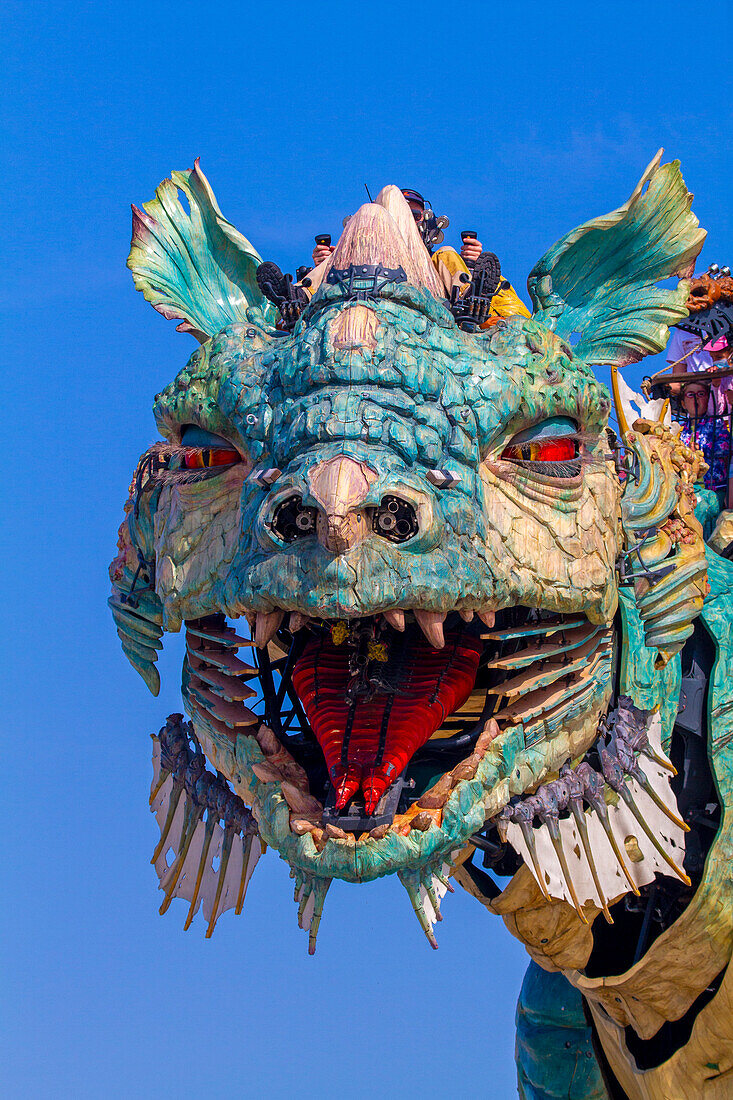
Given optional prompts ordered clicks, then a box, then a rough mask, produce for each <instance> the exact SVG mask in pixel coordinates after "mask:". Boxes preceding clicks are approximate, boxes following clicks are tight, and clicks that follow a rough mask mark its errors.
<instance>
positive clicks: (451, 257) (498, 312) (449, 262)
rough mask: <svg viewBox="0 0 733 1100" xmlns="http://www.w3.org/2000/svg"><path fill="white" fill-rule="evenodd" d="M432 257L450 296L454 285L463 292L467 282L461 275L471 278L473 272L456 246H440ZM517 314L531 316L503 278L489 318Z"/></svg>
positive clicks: (492, 302) (492, 300) (492, 303)
mask: <svg viewBox="0 0 733 1100" xmlns="http://www.w3.org/2000/svg"><path fill="white" fill-rule="evenodd" d="M430 258H431V260H432V261H433V267H434V268H435V270H436V271H437V272H438V275H439V276H440V280H441V282H442V283H443V286H444V287H445V289H446V293H447V295H448V296H449V297H450V294H451V291H452V290H453V287H454V286H458V287H459V288H460V289H461V292H463V290H464V289H465V288H466V286H467V284H465V283H461V282H459V276H460V275H463V274H465V275H468V276H469V278H470V275H471V272H470V271H469V270H468V268H467V267H466V264H465V263H464V261H463V259H462V258H461V256H460V255H459V254H458V253H457V252H456V250H455V248H450V247H448V246H445V247H444V248H439V249H438V250H437V252H434V253H433V255H432V256H431V257H430ZM517 315H519V316H521V317H531V313H530V312H529V310H528V309H527V307H526V306H525V304H524V302H523V301H522V299H521V298H520V297H519V295H518V294H517V292H516V291H515V289H514V287H513V286H511V284H510V283H508V282H507V280H506V279H502V281H501V283H500V284H499V289H498V290H497V292H496V294H495V295H494V297H493V298H492V299H491V309H490V310H489V320H491V318H492V317H494V318H495V317H516V316H517Z"/></svg>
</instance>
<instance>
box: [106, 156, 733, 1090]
mask: <svg viewBox="0 0 733 1100" xmlns="http://www.w3.org/2000/svg"><path fill="white" fill-rule="evenodd" d="M179 190H180V191H182V192H184V194H185V196H186V199H187V200H188V208H189V211H188V212H187V210H186V209H184V206H183V204H182V203H181V202H180V200H179V198H178V191H179ZM690 204H691V196H690V195H689V194H688V192H687V188H686V186H685V183H684V181H683V179H682V176H681V174H680V171H679V165H678V164H677V163H671V164H662V163H661V155H658V156H657V157H655V159H654V160H653V161H652V163H651V164H650V165H649V167H648V169H647V170H646V172H645V173H644V175H643V176H642V178H641V180H640V182H639V184H638V185H637V187H636V188H635V189H634V191H633V193H632V194H631V196H630V198H629V199H628V201H627V202H626V203H624V204H623V205H622V206H621V207H619V208H618V209H617V210H614V211H613V212H611V213H610V214H606V215H604V216H602V217H598V218H594V219H591V220H590V221H588V222H586V223H585V224H584V225H582V226H580V227H579V228H577V229H575V230H573V231H572V232H570V233H568V234H567V235H566V236H565V237H563V238H562V239H561V240H560V241H558V242H557V243H556V244H555V245H553V246H552V247H551V248H550V249H548V251H547V252H546V253H545V255H544V256H543V257H542V258H541V259H540V260H539V261H538V262H537V264H536V265H535V266H534V268H533V270H532V272H531V273H530V276H529V280H528V287H529V292H530V296H531V299H532V303H533V314H532V316H531V317H527V316H523V315H515V316H511V317H508V318H498V319H497V320H496V321H495V322H494V323H493V324H492V325H491V326H490V327H489V328H487V329H481V328H480V326H479V324H478V323H477V324H475V325H474V326H473V327H472V328H470V329H469V328H467V327H465V326H464V325H463V323H462V322H461V321H460V319H459V318H458V317H457V316H456V314H455V313H454V311H453V310H452V309H451V308H449V307H450V306H451V305H452V304H453V303H451V302H450V301H448V300H447V299H446V297H445V293H444V287H443V285H442V283H441V281H440V279H439V278H438V274H437V272H436V270H435V267H434V266H433V265H432V263H431V261H430V257H429V255H428V253H427V251H426V248H425V245H424V243H423V240H422V238H421V236H420V233H419V230H418V227H417V224H416V222H415V220H414V217H413V215H412V213H411V210H410V207H409V206H408V203H407V202H406V200H405V197H404V195H403V194H402V193H401V191H400V190H399V188H397V187H394V186H391V185H390V186H387V187H385V188H384V189H383V190H382V191H381V192H380V193H379V195H378V196H377V197H376V199H375V201H374V202H370V203H366V204H364V206H362V207H361V208H360V209H359V210H358V211H356V213H354V214H353V215H352V217H351V218H350V219H349V220H348V222H347V224H346V226H345V228H344V231H343V233H342V235H341V238H340V240H339V241H338V243H337V244H336V246H335V249H334V251H333V252H332V253H331V254H330V258H329V259H328V260H327V261H326V266H327V270H325V271H324V272H323V274H322V278H321V279H320V282H319V283H318V285H316V284H315V280H314V281H313V285H312V286H311V288H310V291H311V297H310V299H309V301H308V302H307V303H305V304H304V307H303V308H302V310H298V315H297V316H296V317H295V318H294V319H293V320H292V323H291V324H289V326H288V328H289V330H288V331H284V330H283V328H282V327H278V322H279V321H280V320H281V317H280V316H279V313H278V310H277V309H275V307H274V306H273V304H272V303H271V302H270V301H269V300H268V299H267V297H265V296H264V295H263V293H262V290H261V287H260V283H259V281H258V271H259V269H260V268H261V266H262V260H261V257H260V256H259V254H258V253H257V251H256V250H255V248H254V247H253V245H252V244H250V242H249V241H248V240H247V239H246V238H245V237H243V236H242V235H241V234H240V233H239V232H238V230H237V229H235V227H234V226H233V225H231V223H229V222H228V221H227V220H226V218H224V216H223V214H222V213H221V211H220V210H219V207H218V205H217V203H216V200H215V198H214V195H213V192H212V190H211V187H210V186H209V183H208V181H207V179H206V177H205V176H204V175H203V173H202V172H201V170H200V168H199V165H198V162H197V163H196V165H195V167H194V168H193V169H192V170H190V171H187V172H174V173H173V174H172V176H171V178H170V179H169V180H165V181H164V182H163V183H162V184H161V185H160V187H159V188H158V191H157V193H156V198H155V199H154V200H153V201H151V202H149V203H147V204H146V205H145V207H144V209H143V210H137V209H134V214H133V241H132V249H131V252H130V257H129V259H128V265H129V267H130V268H131V270H132V273H133V278H134V280H135V285H136V286H137V288H138V289H139V290H141V291H142V292H143V294H144V295H145V297H146V298H147V299H148V301H150V302H151V304H152V305H153V306H154V307H155V308H156V309H157V310H158V311H159V312H161V313H162V314H163V315H164V316H165V317H168V318H176V319H179V320H180V324H179V325H178V328H179V329H180V330H181V331H183V332H188V333H191V334H193V335H194V336H195V338H196V339H197V340H198V342H199V345H200V346H199V347H198V348H197V350H196V351H194V353H193V355H191V357H190V359H189V360H188V362H187V364H186V365H185V366H184V367H183V369H182V370H181V371H180V372H179V373H178V375H177V376H176V377H175V379H174V380H173V381H172V382H171V383H170V385H168V386H167V387H166V388H165V389H164V390H163V391H162V393H160V394H159V395H158V396H157V398H156V401H155V409H154V412H155V418H156V422H157V425H158V429H159V431H160V435H161V439H160V440H159V442H157V443H155V444H154V445H153V446H152V447H151V448H150V449H149V450H148V451H147V452H146V453H145V454H144V455H143V456H142V458H141V459H140V460H139V462H138V465H137V468H136V471H135V474H134V477H133V481H132V486H131V492H130V497H129V500H128V502H127V505H126V509H125V517H124V520H123V523H122V526H121V528H120V533H119V542H118V554H117V556H116V557H115V559H114V561H113V562H112V565H111V567H110V575H111V579H112V585H113V593H112V597H111V599H110V606H111V608H112V613H113V616H114V620H115V623H116V626H117V630H118V633H119V636H120V640H121V643H122V648H123V651H124V652H125V654H126V656H127V657H128V659H129V660H130V662H131V663H132V665H133V667H134V668H135V669H137V671H138V672H139V673H140V674H141V676H142V677H143V679H144V680H145V682H146V683H147V684H148V686H149V687H150V689H151V690H152V691H153V693H157V691H158V688H159V678H158V672H157V669H156V665H155V661H156V658H157V652H158V650H159V649H160V648H161V645H162V638H163V634H164V632H166V631H173V632H177V631H180V630H184V631H185V636H186V658H185V662H184V668H183V684H182V692H183V707H184V709H185V711H186V712H187V714H188V720H185V719H184V717H183V715H182V714H173V715H170V716H169V718H168V720H167V722H166V723H165V725H164V727H163V728H162V729H161V730H160V733H159V734H158V735H157V736H155V737H154V738H153V749H154V779H153V786H152V790H151V807H152V810H153V812H154V814H155V816H156V820H157V822H158V825H159V828H160V839H159V841H158V844H157V846H156V849H155V852H154V854H153V862H154V864H155V869H156V873H157V875H158V878H159V882H160V889H161V891H162V893H163V902H162V905H161V912H165V911H166V910H167V909H168V908H169V907H170V906H171V905H172V904H173V902H174V899H176V898H181V899H184V901H185V902H186V906H187V909H186V917H185V927H189V926H190V925H191V924H192V923H193V921H194V920H195V918H196V915H197V913H198V912H199V911H203V914H204V918H205V920H206V922H207V926H206V935H207V936H208V935H211V933H212V932H213V930H214V927H215V924H216V922H217V920H218V919H219V917H220V916H221V915H222V914H223V913H224V912H226V911H227V910H228V909H234V910H235V913H238V912H240V911H241V909H242V906H243V903H244V900H245V893H246V890H247V886H248V883H249V882H250V880H251V877H252V875H253V872H254V870H255V866H256V864H257V862H258V859H259V858H260V857H261V855H262V854H263V853H264V852H265V851H266V850H267V849H272V851H273V852H275V853H277V854H278V856H279V857H280V858H281V859H283V860H285V861H286V862H287V864H288V865H289V867H290V869H291V874H292V877H293V879H294V883H295V902H296V904H297V907H298V923H299V924H300V926H301V927H302V928H304V929H306V930H307V933H308V942H309V950H310V951H311V952H313V951H315V947H316V938H317V934H318V930H319V926H320V923H321V917H322V914H323V912H324V903H325V900H326V896H327V892H328V889H329V886H330V884H331V882H332V881H333V879H334V878H336V879H340V880H342V881H346V882H351V883H360V884H368V883H370V882H372V881H373V880H375V879H377V878H380V877H382V876H393V877H394V880H395V885H396V886H397V882H399V883H400V884H401V886H402V887H404V889H405V891H406V893H407V896H408V898H409V903H410V905H411V906H412V908H413V909H414V912H415V915H416V917H417V920H418V922H419V925H420V927H421V929H422V931H423V932H424V934H425V936H426V938H427V940H428V942H429V943H430V944H431V945H432V946H433V947H435V946H437V941H436V937H435V925H436V922H438V921H440V920H441V919H442V914H441V905H442V903H443V902H444V900H445V897H446V893H447V892H449V891H452V889H453V883H454V882H458V883H459V884H460V885H461V886H463V887H464V888H465V889H467V890H468V891H469V892H470V893H471V894H472V895H473V896H474V897H475V898H476V899H477V900H478V901H479V902H480V903H481V904H482V905H484V906H485V907H486V909H487V910H488V911H489V912H491V913H492V914H498V915H500V916H501V917H502V918H503V919H504V921H505V922H506V924H507V926H508V927H509V929H510V931H511V932H512V933H513V934H514V935H515V936H517V937H518V938H519V939H520V940H521V941H522V942H523V943H524V944H525V946H526V948H527V950H528V952H529V954H530V956H531V959H532V961H531V964H530V969H529V970H528V972H527V977H526V979H525V982H524V985H523V989H522V993H521V996H520V1002H519V1006H518V1011H517V1062H518V1075H519V1090H520V1095H521V1096H522V1097H523V1098H524V1100H540V1098H547V1097H557V1098H560V1097H566V1098H567V1097H574V1098H581V1097H582V1098H583V1100H603V1098H605V1100H616V1098H618V1097H624V1096H626V1097H630V1098H631V1100H670V1098H671V1097H675V1098H677V1097H690V1098H692V1097H702V1096H704V1097H706V1098H722V1097H725V1096H730V1095H731V1092H730V1086H731V1081H733V1027H732V1026H731V1019H732V1018H733V1017H732V1014H731V1009H732V1008H733V975H731V973H730V972H729V962H730V958H731V954H732V953H733V878H732V876H731V866H732V861H731V856H732V855H733V852H732V840H733V824H732V823H731V822H732V821H733V813H731V809H732V807H731V802H732V801H733V676H732V675H731V662H733V647H732V646H731V623H732V621H733V565H731V563H730V561H729V560H728V559H727V556H726V555H727V554H728V552H729V550H730V546H729V545H728V543H727V541H726V537H725V532H726V531H727V530H729V529H730V513H729V512H723V513H722V514H721V516H720V517H719V519H718V522H717V525H716V528H715V530H714V531H713V533H712V535H711V538H710V540H709V543H708V545H706V544H705V542H704V540H703V536H702V528H701V525H700V523H699V521H698V519H697V517H696V514H695V509H696V508H697V507H698V492H699V491H700V490H699V487H700V485H701V482H702V478H703V477H704V474H705V471H706V464H705V462H704V460H703V457H702V455H701V454H700V452H699V451H696V450H693V449H691V448H690V447H687V446H686V445H685V444H683V443H681V442H680V440H679V438H678V437H677V435H675V434H674V432H672V431H671V430H670V429H668V428H667V427H666V426H665V425H664V423H661V422H659V421H658V420H657V419H656V415H655V412H654V408H653V406H652V404H650V405H649V406H648V407H646V408H645V415H643V416H642V417H640V418H637V419H636V420H634V419H633V418H632V419H628V418H627V417H626V416H625V415H624V409H623V408H622V402H620V403H619V404H617V415H618V421H619V429H620V433H621V436H620V438H619V437H617V436H616V434H615V433H614V432H612V431H610V430H609V423H608V422H609V415H610V412H611V401H610V397H609V394H608V391H607V390H606V388H605V387H604V386H603V385H602V384H601V383H600V382H598V380H597V379H596V377H595V375H594V372H593V368H594V366H596V365H599V364H609V365H611V367H612V370H614V371H616V370H617V369H618V368H619V367H623V366H625V365H626V364H628V363H632V362H635V361H637V360H638V359H640V358H642V357H643V356H644V355H647V354H651V353H654V352H657V351H660V350H661V349H662V348H663V347H664V345H665V343H666V340H667V333H668V328H669V327H670V326H671V325H675V324H677V323H678V322H679V321H681V320H682V319H684V318H685V317H686V315H687V308H686V304H685V303H686V300H687V294H688V283H687V277H688V276H689V274H690V273H691V272H692V271H693V270H694V261H695V258H696V256H697V255H698V253H699V251H700V248H701V246H702V242H703V239H704V232H703V231H702V230H701V229H700V228H699V226H698V223H697V219H696V218H695V217H694V215H693V214H692V212H691V209H690ZM616 384H617V388H618V383H616ZM619 392H622V391H621V390H619ZM623 392H624V393H626V395H627V396H628V393H630V391H628V387H627V388H626V390H625V391H623ZM632 396H634V398H635V399H637V398H638V395H632ZM638 401H640V402H641V405H640V407H641V406H643V405H644V402H643V400H642V399H640V398H638ZM696 487H697V488H696ZM702 492H704V490H702ZM236 619H239V620H240V623H239V625H238V626H237V627H236V628H235V627H233V626H232V625H230V620H236ZM726 810H727V812H726ZM487 943H488V941H487ZM477 964H478V965H481V964H483V965H486V966H487V967H489V966H490V965H491V952H490V950H488V951H487V952H486V955H485V956H482V955H480V954H479V956H478V957H477ZM426 969H427V967H426Z"/></svg>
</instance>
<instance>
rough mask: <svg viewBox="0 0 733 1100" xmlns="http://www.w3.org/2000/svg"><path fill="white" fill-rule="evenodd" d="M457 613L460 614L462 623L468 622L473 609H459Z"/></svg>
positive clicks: (471, 616)
mask: <svg viewBox="0 0 733 1100" xmlns="http://www.w3.org/2000/svg"><path fill="white" fill-rule="evenodd" d="M458 614H459V615H460V616H461V618H462V619H463V621H464V623H470V622H471V620H472V619H473V611H459V612H458Z"/></svg>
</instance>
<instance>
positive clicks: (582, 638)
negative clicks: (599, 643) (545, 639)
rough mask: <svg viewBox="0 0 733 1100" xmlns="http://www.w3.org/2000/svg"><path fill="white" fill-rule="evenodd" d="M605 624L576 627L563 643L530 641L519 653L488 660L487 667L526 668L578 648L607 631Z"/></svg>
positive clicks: (568, 633) (569, 632) (570, 631)
mask: <svg viewBox="0 0 733 1100" xmlns="http://www.w3.org/2000/svg"><path fill="white" fill-rule="evenodd" d="M605 630H606V627H604V626H593V625H592V624H591V623H588V625H587V626H579V627H576V629H575V630H569V631H568V632H567V636H566V638H565V641H564V642H563V643H560V642H557V643H554V644H553V643H552V642H550V643H549V644H547V645H543V644H542V643H541V642H539V643H538V642H534V643H530V645H528V646H525V647H524V648H523V649H520V651H519V652H518V653H512V654H510V655H509V656H508V657H497V658H496V660H495V661H487V662H486V667H487V668H525V667H526V666H527V665H532V664H534V662H535V661H544V660H547V658H548V657H556V656H557V655H558V654H559V653H569V652H571V651H572V650H573V649H577V648H578V646H581V645H583V643H584V642H587V641H588V639H589V638H592V637H593V636H594V635H596V634H598V633H600V632H601V631H605Z"/></svg>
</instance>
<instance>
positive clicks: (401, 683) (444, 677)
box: [293, 631, 481, 814]
mask: <svg viewBox="0 0 733 1100" xmlns="http://www.w3.org/2000/svg"><path fill="white" fill-rule="evenodd" d="M398 644H399V650H398V657H395V658H394V660H395V662H396V661H397V660H398V661H399V664H398V665H397V675H396V676H395V678H394V681H393V683H394V688H395V690H390V691H388V690H373V689H372V690H371V691H370V693H369V694H368V695H365V696H358V697H357V698H356V699H354V700H353V701H349V700H348V699H347V689H348V688H349V685H350V683H352V682H353V675H354V668H353V653H354V650H353V648H351V649H350V648H349V646H348V645H347V644H345V643H342V644H341V645H335V644H334V642H333V640H332V638H331V636H330V635H329V634H326V633H324V634H323V635H321V636H320V637H317V638H313V639H312V640H311V641H310V642H309V643H308V644H307V645H306V647H305V649H304V651H303V653H302V655H301V657H300V658H299V660H298V661H297V663H296V665H295V669H294V671H293V685H294V687H295V690H296V692H297V693H298V697H299V699H300V701H301V703H302V704H303V709H304V710H305V713H306V716H307V718H308V721H309V723H310V726H311V729H312V730H313V733H314V734H315V736H316V739H317V740H318V743H319V745H320V746H321V750H322V752H323V755H324V757H325V760H326V766H327V768H328V774H329V776H330V778H331V782H332V784H333V786H334V787H335V788H336V792H337V799H336V808H337V809H341V808H343V807H344V806H345V805H346V804H347V802H348V801H349V799H350V798H352V796H353V795H354V794H356V792H357V791H358V790H359V788H360V787H361V789H362V791H363V792H364V803H365V809H366V812H367V814H371V813H373V812H374V810H375V809H376V806H377V803H378V802H379V800H380V798H381V797H382V795H383V794H384V792H385V791H386V790H387V789H388V788H389V787H390V785H391V784H392V783H393V782H394V780H395V779H397V777H398V776H399V775H400V774H401V773H402V771H403V770H404V768H405V767H406V766H407V764H408V762H409V761H410V759H411V758H412V756H413V755H414V754H415V753H416V752H417V750H418V749H419V748H420V747H421V745H424V744H425V742H426V741H427V740H428V738H429V737H431V736H432V734H433V733H435V731H436V730H437V729H438V728H439V727H440V726H441V725H442V723H443V721H444V720H445V718H447V717H448V716H449V715H450V714H452V713H453V712H454V711H455V710H457V709H458V708H459V707H461V706H462V705H463V704H464V703H465V701H466V700H467V698H468V696H469V695H470V694H471V690H472V689H473V686H474V684H475V682H476V674H477V671H478V663H479V657H480V654H481V642H480V641H479V640H478V639H476V638H473V637H471V636H469V635H467V634H465V633H462V632H460V631H457V632H455V633H449V634H448V635H447V636H446V641H445V647H444V648H443V649H433V648H432V647H431V646H430V645H429V644H428V642H427V641H425V639H424V638H423V637H422V635H417V634H415V635H413V636H409V637H404V638H400V639H399V643H398ZM350 660H351V664H350ZM390 660H392V657H391V655H390ZM383 668H384V670H385V672H386V673H387V674H389V672H390V668H389V666H388V665H386V664H385V665H384V666H383ZM394 673H395V668H394V664H393V667H392V675H393V676H394Z"/></svg>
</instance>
